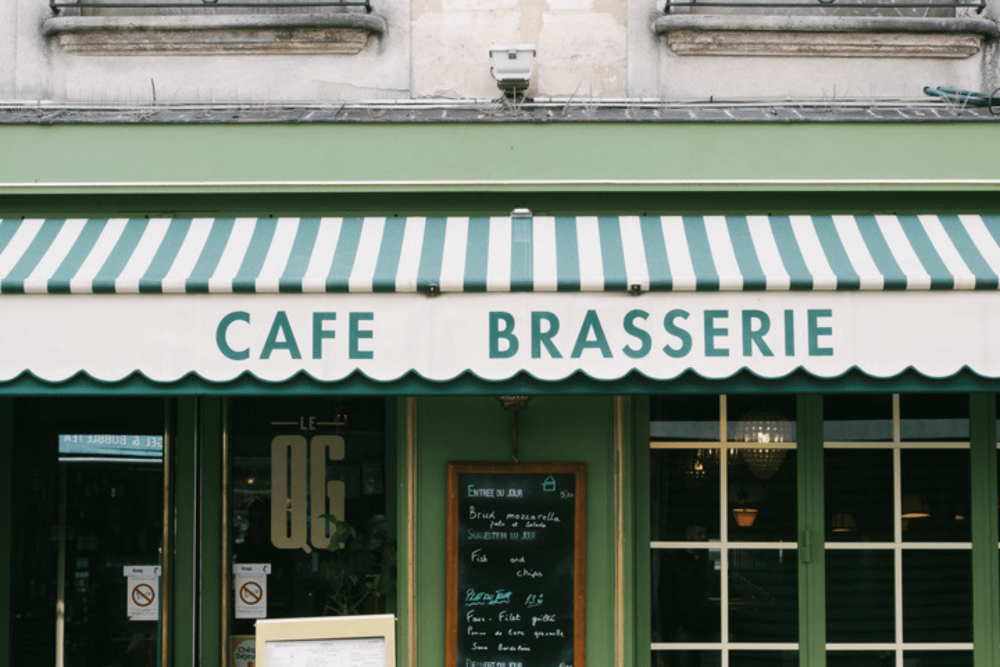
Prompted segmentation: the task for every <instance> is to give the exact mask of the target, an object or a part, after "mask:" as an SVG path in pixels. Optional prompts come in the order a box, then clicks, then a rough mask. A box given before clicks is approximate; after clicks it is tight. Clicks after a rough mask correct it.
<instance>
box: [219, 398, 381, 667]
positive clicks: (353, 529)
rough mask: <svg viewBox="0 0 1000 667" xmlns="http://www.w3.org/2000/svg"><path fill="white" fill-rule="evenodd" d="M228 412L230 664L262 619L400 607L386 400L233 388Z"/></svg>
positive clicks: (249, 642) (245, 649)
mask: <svg viewBox="0 0 1000 667" xmlns="http://www.w3.org/2000/svg"><path fill="white" fill-rule="evenodd" d="M227 415H228V417H227V424H228V425H227V434H226V439H227V443H228V445H227V458H228V460H229V475H228V479H229V512H228V520H229V540H228V543H229V550H230V560H231V562H232V565H233V569H232V579H231V586H230V589H231V590H230V593H229V599H230V600H231V603H232V607H231V609H230V613H229V614H228V619H227V622H228V635H229V637H230V647H231V649H232V652H231V654H230V664H244V663H241V662H239V660H238V658H239V657H240V655H242V656H243V658H244V659H245V658H246V657H247V655H249V654H250V651H251V650H252V649H251V648H250V647H251V646H252V644H253V633H254V621H255V620H256V619H258V618H298V617H312V616H340V615H350V614H372V613H380V612H383V611H386V610H387V609H391V608H392V600H393V594H394V591H395V581H396V569H395V563H396V551H395V548H396V545H395V541H394V539H393V538H392V536H393V534H394V531H393V529H392V525H391V521H390V517H389V515H388V512H387V508H388V507H389V506H390V504H389V503H388V501H387V498H388V496H389V493H390V490H391V484H390V483H389V482H388V481H387V479H386V477H387V470H386V460H387V459H386V446H387V441H386V437H385V410H384V403H383V401H382V400H381V399H372V400H360V399H356V400H334V399H286V398H281V399H273V398H266V399H264V398H252V399H251V398H246V399H233V400H230V401H229V402H228V403H227Z"/></svg>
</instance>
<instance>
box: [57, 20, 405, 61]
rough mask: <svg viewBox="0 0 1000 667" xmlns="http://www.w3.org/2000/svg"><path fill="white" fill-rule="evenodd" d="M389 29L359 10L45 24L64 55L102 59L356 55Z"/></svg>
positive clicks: (382, 22) (66, 21)
mask: <svg viewBox="0 0 1000 667" xmlns="http://www.w3.org/2000/svg"><path fill="white" fill-rule="evenodd" d="M385 31H386V21H385V19H384V18H383V17H381V16H378V15H376V14H362V13H359V12H339V13H314V14H260V13H254V14H204V15H191V14H165V15H164V14H138V13H137V14H134V15H131V16H56V17H52V18H49V19H46V21H45V25H44V32H45V36H46V37H48V38H49V39H51V40H52V41H53V42H54V43H55V44H57V45H59V46H60V47H61V48H62V49H64V50H65V51H67V52H69V53H76V54H80V55H101V56H107V55H137V54H138V55H220V54H240V55H260V54H272V55H273V54H285V55H302V54H312V55H314V54H331V53H336V54H349V55H353V54H357V53H360V52H361V50H362V49H364V47H365V46H366V45H367V44H368V42H369V38H370V37H372V36H375V37H378V36H380V35H382V34H383V33H384V32H385ZM276 35H280V37H278V36H276Z"/></svg>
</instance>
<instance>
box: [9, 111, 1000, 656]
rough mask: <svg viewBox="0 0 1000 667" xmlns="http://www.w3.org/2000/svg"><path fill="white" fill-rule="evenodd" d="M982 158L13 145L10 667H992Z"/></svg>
mask: <svg viewBox="0 0 1000 667" xmlns="http://www.w3.org/2000/svg"><path fill="white" fill-rule="evenodd" d="M991 129H992V128H991V124H990V123H987V122H978V123H967V124H954V123H953V124H944V123H939V124H934V123H888V122H886V123H881V124H878V123H868V124H851V123H843V124H837V123H813V124H810V123H799V124H793V125H788V124H781V123H777V122H763V123H715V124H712V123H705V124H698V123H628V122H620V123H611V122H609V123H573V122H566V123H552V124H544V123H504V124H491V123H478V124H477V123H458V122H453V123H448V122H440V123H430V122H428V123H405V122H391V121H386V122H382V123H368V124H337V123H331V124H324V123H313V124H308V123H307V124H302V125H297V126H292V125H283V124H268V123H260V124H249V125H240V124H228V125H227V124H222V125H217V126H209V125H192V124H169V123H168V124H162V125H156V124H149V125H143V124H135V125H123V126H110V125H108V124H100V123H96V124H94V123H92V124H88V123H81V124H73V123H65V124H57V125H56V126H54V127H44V126H41V125H15V124H8V125H4V126H0V135H2V136H3V137H5V138H6V140H7V141H6V145H8V146H12V147H14V148H15V150H16V154H18V155H22V156H24V158H23V160H22V161H21V162H19V163H18V164H16V165H14V164H10V163H8V164H6V165H4V166H3V167H0V181H2V183H0V185H2V189H0V219H2V221H0V313H2V318H3V326H2V327H0V346H2V349H3V350H4V351H5V352H4V354H3V355H0V394H2V397H0V432H2V433H3V434H4V438H3V442H4V444H3V446H2V447H0V489H2V495H0V516H2V517H3V522H2V523H0V531H2V532H0V544H4V545H8V546H7V547H5V548H4V549H3V553H0V601H2V606H0V647H5V648H4V649H2V651H0V665H23V664H31V665H55V667H91V666H95V665H109V666H110V665H114V666H121V667H130V666H132V665H141V666H143V667H160V666H167V665H176V666H177V667H189V666H190V667H194V666H195V665H205V666H209V665H210V666H213V667H214V666H218V667H237V666H238V667H244V666H245V665H250V664H253V663H254V662H255V661H256V660H258V659H259V658H258V656H255V654H254V646H255V645H254V641H253V637H254V624H255V622H257V621H258V620H260V619H265V618H266V619H269V620H275V619H294V618H319V617H322V618H326V617H342V616H352V615H374V614H391V615H393V616H394V618H395V631H394V642H395V660H396V664H397V665H399V666H400V667H404V666H406V667H412V666H417V665H420V666H426V667H430V666H435V667H437V666H440V665H442V664H445V665H448V667H455V666H456V665H457V666H458V667H474V666H475V667H486V666H487V665H490V666H493V667H501V666H503V667H514V666H515V665H517V666H521V667H527V666H529V665H530V666H534V665H540V664H543V663H544V664H549V663H548V662H545V660H549V659H550V658H549V657H546V658H545V659H544V660H542V659H541V658H538V657H537V656H541V655H544V656H550V655H557V656H559V657H558V658H557V662H553V663H552V664H559V662H561V663H562V664H567V665H572V664H575V665H576V666H577V667H583V666H584V665H586V664H589V665H592V666H604V665H607V666H622V667H624V666H632V665H636V666H641V667H684V666H687V665H698V666H699V667H703V666H708V665H712V666H717V667H756V666H759V665H768V666H769V667H770V666H778V665H780V666H791V665H802V666H808V667H821V666H823V665H829V666H830V667H848V666H850V667H868V666H872V667H883V666H885V665H893V666H894V667H936V666H939V665H940V666H944V665H947V666H948V667H960V666H964V665H970V666H971V665H975V666H976V667H986V666H987V665H995V664H997V662H998V661H1000V608H998V607H1000V605H998V599H1000V557H998V551H1000V548H998V547H1000V537H998V510H997V507H998V493H997V487H998V473H997V446H998V436H997V433H998V429H997V416H996V415H997V407H996V401H997V393H996V392H997V389H998V386H1000V385H998V380H1000V345H998V344H997V343H996V336H997V332H998V331H1000V298H998V289H1000V200H998V198H997V193H998V192H1000V190H998V188H1000V172H998V170H997V168H996V165H995V163H994V162H991V161H990V160H989V158H988V156H989V155H990V154H991V148H996V146H995V144H996V141H997V140H996V138H995V137H994V136H993V135H994V134H995V132H991V131H990V130H991ZM112 130H113V131H112ZM935 143H938V144H940V145H948V146H949V147H950V149H949V150H951V151H952V153H953V154H963V155H966V156H968V159H967V160H965V161H951V160H931V159H926V156H923V157H924V159H918V158H919V157H920V152H919V150H917V149H916V148H915V147H917V146H927V145H933V144H935ZM806 145H808V146H811V147H812V149H811V150H810V151H803V150H802V146H806ZM470 146H475V151H473V149H472V148H470ZM653 146H656V147H657V149H656V150H655V151H653V150H652V149H651V147H653ZM386 147H392V150H391V154H388V153H389V150H388V149H387V148H386ZM376 148H377V150H376ZM470 151H473V152H475V153H476V154H475V155H470ZM992 154H994V155H995V151H992ZM81 156H84V158H85V159H81ZM331 156H351V157H350V158H343V159H341V158H338V159H332V158H331ZM677 156H688V157H685V158H681V157H677ZM463 474H464V475H467V477H462V475H463ZM536 474H537V475H540V477H539V478H538V480H534V478H533V477H531V475H536ZM468 475H472V476H471V477H470V476H468ZM475 475H481V477H478V478H477V477H475ZM560 475H561V476H562V477H560ZM563 477H565V478H566V479H569V478H572V484H573V486H559V485H562V484H563ZM515 479H516V480H517V481H518V483H522V482H523V488H522V486H517V484H515V483H514V481H513V480H515ZM535 481H538V484H534V482H535ZM480 482H482V483H480ZM508 482H510V483H508ZM567 483H568V482H567ZM532 484H534V486H531V485H532ZM529 487H530V488H529ZM526 489H527V490H526ZM539 489H541V490H539ZM547 491H552V492H555V493H559V494H560V495H561V496H562V498H563V499H564V500H567V499H568V502H570V503H571V505H564V506H558V505H551V504H546V503H549V502H550V501H549V500H548V497H547V496H544V495H537V494H539V493H544V492H547ZM532 494H535V495H532ZM567 494H568V495H567ZM553 497H554V496H553ZM491 503H492V504H491ZM504 503H506V504H504ZM561 512H567V513H568V514H560V513H561ZM568 516H572V517H573V518H574V520H575V522H573V527H574V528H573V530H571V531H569V533H565V534H564V533H558V535H560V537H559V538H558V539H556V538H554V537H553V538H552V539H551V540H549V541H546V540H547V539H548V538H545V537H544V535H545V534H546V533H545V531H547V530H549V531H553V532H552V533H551V534H552V535H556V533H555V532H554V531H555V527H556V524H559V527H560V529H561V528H562V527H564V526H565V525H566V524H569V523H571V522H570V521H569V519H567V518H565V517H568ZM561 517H562V518H561ZM477 522H478V523H477ZM521 522H523V524H524V525H516V526H515V525H514V524H516V523H521ZM515 528H517V530H516V531H515V530H514V529H515ZM511 540H517V542H518V548H521V545H522V543H523V542H532V541H534V540H537V544H538V545H543V547H542V548H538V547H537V546H536V547H532V546H531V544H528V545H527V546H523V549H522V550H521V551H511V552H509V553H508V551H504V550H503V549H505V548H507V547H505V546H503V545H502V544H501V543H503V544H507V543H508V542H509V541H511ZM565 550H568V551H567V553H569V554H570V556H569V557H568V560H566V561H565V565H559V566H557V565H553V563H555V562H557V556H554V555H553V554H556V553H558V552H560V551H565ZM498 554H500V555H499V556H498ZM490 558H492V560H490ZM519 559H520V560H519ZM501 560H502V561H504V563H503V567H505V568H507V569H502V568H501V564H498V563H499V561H501ZM485 562H490V563H491V569H490V570H489V571H488V572H484V573H483V574H482V575H481V576H479V575H476V574H475V572H476V571H475V570H473V569H470V568H472V567H473V565H476V564H482V563H485ZM560 562H561V561H560ZM495 568H501V569H495ZM508 570H509V572H508ZM491 577H492V578H491ZM522 580H528V581H529V582H530V583H531V585H532V586H535V588H530V589H528V588H523V586H522ZM481 582H486V583H488V584H489V586H485V584H483V585H481ZM484 586H485V589H484ZM524 591H529V592H527V593H524V594H522V593H523V592H524ZM543 594H544V595H545V596H547V597H546V599H548V600H549V601H550V602H549V603H543V602H542V600H541V596H542V595H543ZM560 595H563V596H565V600H566V603H565V605H563V606H552V607H546V606H545V604H553V603H551V600H553V599H554V598H556V597H558V596H560ZM533 596H534V597H533ZM536 602H537V605H536V604H535V603H536ZM533 605H535V606H533ZM532 609H536V610H537V611H532ZM543 612H544V613H543ZM483 619H485V620H483ZM481 632H482V633H486V634H480V633H481ZM496 633H500V634H496ZM522 633H523V634H522ZM501 635H502V637H501ZM480 637H484V638H482V639H480ZM548 647H555V648H553V649H552V651H550V649H549V648H548ZM477 651H482V653H481V654H479V653H477ZM533 656H536V657H535V659H534V660H533ZM267 664H271V662H270V661H269V662H268V663H267Z"/></svg>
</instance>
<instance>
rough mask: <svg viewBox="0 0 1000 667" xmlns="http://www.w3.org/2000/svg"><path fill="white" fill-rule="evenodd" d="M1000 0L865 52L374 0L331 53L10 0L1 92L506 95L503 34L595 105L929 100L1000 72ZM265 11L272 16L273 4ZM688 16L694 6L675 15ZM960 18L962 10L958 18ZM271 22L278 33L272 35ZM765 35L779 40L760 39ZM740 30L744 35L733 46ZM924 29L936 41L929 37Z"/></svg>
mask: <svg viewBox="0 0 1000 667" xmlns="http://www.w3.org/2000/svg"><path fill="white" fill-rule="evenodd" d="M990 2H992V3H998V2H1000V0H990ZM993 11H994V8H993V7H992V6H991V7H990V8H989V9H988V10H987V11H986V12H985V13H984V14H983V15H976V16H974V17H973V18H974V19H975V20H978V21H979V23H978V24H977V27H976V28H975V29H974V30H973V32H976V31H978V33H979V34H978V35H973V34H970V33H969V31H968V30H966V29H965V28H960V29H957V30H956V29H955V26H954V25H945V24H942V27H941V31H945V32H946V31H951V33H952V34H951V35H950V36H948V35H944V34H936V35H935V34H929V33H928V30H927V29H926V26H925V27H924V28H923V29H921V30H920V31H917V32H913V31H911V30H904V31H902V32H900V33H898V34H896V33H894V34H891V35H889V36H885V35H883V36H882V37H879V39H883V40H884V41H885V42H886V44H888V45H889V46H888V47H887V48H885V49H883V50H881V51H879V52H878V53H867V54H866V53H857V52H853V51H852V49H854V46H852V45H857V44H870V43H873V42H872V41H871V40H872V39H873V38H872V37H871V35H870V34H867V33H865V32H863V31H861V32H858V31H854V30H848V31H844V30H842V29H841V28H834V29H833V30H832V32H829V33H827V34H826V36H825V37H824V36H821V37H819V38H814V36H810V37H809V39H811V40H813V41H812V42H808V43H806V44H804V45H803V44H801V43H796V44H794V45H793V46H792V47H788V45H787V44H785V43H784V42H783V41H782V40H784V37H783V35H787V34H789V33H790V32H791V31H792V30H793V24H788V25H786V26H784V27H781V26H779V27H778V28H777V29H773V28H772V29H769V31H764V32H755V30H756V29H757V28H753V29H748V30H744V29H743V28H741V27H740V26H739V25H736V26H735V27H734V25H728V26H724V29H723V30H720V31H714V32H713V31H711V30H710V31H708V32H705V31H704V26H700V25H698V26H695V29H694V30H691V29H685V30H676V29H664V28H663V26H662V25H660V24H661V23H662V22H663V17H664V14H663V7H662V3H661V2H659V1H657V2H654V1H653V0H627V2H624V3H623V2H620V1H616V0H489V1H487V0H408V1H396V0H375V2H374V12H373V15H375V16H377V17H380V18H381V19H384V25H385V31H384V32H381V33H373V34H371V36H369V37H368V38H367V41H366V42H364V43H363V44H362V45H361V46H360V49H359V50H358V52H357V53H332V52H330V49H326V48H324V46H323V44H322V42H323V41H324V40H326V39H328V38H329V35H326V34H323V35H319V36H318V37H317V36H313V37H307V38H306V42H308V40H309V39H313V40H314V42H313V43H312V44H309V43H306V44H305V49H303V47H302V45H301V44H300V47H299V48H298V50H296V49H294V48H283V46H282V44H283V42H282V40H283V39H285V36H283V34H282V33H281V30H280V29H276V30H275V31H273V44H274V45H275V46H274V48H272V49H271V50H270V52H268V53H261V52H260V51H259V50H258V51H254V50H253V49H250V50H249V51H244V52H238V53H233V52H232V51H231V50H229V51H225V50H223V51H220V52H219V53H201V52H199V53H198V54H196V55H190V54H185V53H180V52H163V51H160V52H156V53H141V54H139V53H134V52H127V49H128V48H130V47H129V46H126V48H125V50H123V48H122V47H121V45H120V44H119V46H118V47H117V48H106V47H100V48H97V49H96V50H93V51H91V52H89V53H80V52H78V51H75V50H74V49H73V48H70V47H68V46H67V45H66V43H60V42H59V41H58V40H57V39H56V38H53V37H46V36H45V34H44V30H45V28H46V26H47V25H49V24H51V23H52V21H51V20H49V19H51V16H52V13H51V12H50V10H49V8H48V6H47V3H46V2H45V0H7V1H6V2H3V3H0V102H38V101H50V102H61V103H71V104H104V105H145V104H154V103H155V104H181V103H213V102H215V103H239V104H265V103H288V104H304V103H309V104H339V103H344V102H351V101H370V100H400V99H428V98H429V99H441V100H454V99H464V100H469V99H479V100H489V99H493V98H496V97H498V96H499V91H498V90H497V87H496V85H495V83H494V81H493V79H492V78H491V76H490V70H489V57H488V50H489V48H490V46H491V45H495V44H521V43H528V44H533V45H535V47H536V49H537V60H536V65H535V75H534V77H533V79H532V82H531V85H530V87H529V88H528V91H527V94H528V96H529V97H557V98H572V99H574V100H576V101H579V102H581V103H586V101H587V100H601V99H608V98H625V97H628V98H640V97H641V98H647V99H663V100H668V101H675V100H690V99H694V100H708V99H710V98H711V99H713V100H715V101H719V100H730V99H737V100H760V99H775V98H777V99H804V98H821V99H826V100H837V99H844V98H853V99H872V100H879V99H886V98H896V97H909V98H920V97H921V96H922V89H923V87H924V86H927V85H931V86H948V87H954V88H965V89H971V90H987V89H988V86H991V85H994V81H995V79H996V76H995V73H994V71H993V70H994V69H995V61H996V56H995V53H996V49H995V41H996V39H995V38H994V37H992V36H989V35H987V38H986V39H985V40H983V39H982V34H983V33H984V32H986V33H988V32H990V30H993V31H994V32H995V23H992V22H991V21H992V19H985V20H984V19H983V17H988V16H990V15H991V14H992V13H993ZM68 13H71V12H63V14H62V15H63V16H66V15H67V14H68ZM728 16H730V18H732V15H728ZM253 17H255V20H257V21H259V22H263V23H265V24H266V23H267V21H268V18H267V16H266V15H264V14H261V13H254V14H253ZM678 17H679V18H681V19H684V16H683V15H671V17H670V18H672V19H673V18H678ZM737 18H739V17H738V16H737ZM757 18H758V20H760V17H759V16H758V17H757ZM777 18H779V19H780V18H782V17H780V16H778V17H777ZM695 19H697V20H700V19H698V17H695ZM764 19H767V17H766V16H765V17H764ZM72 20H74V19H70V21H72ZM723 20H724V21H725V20H726V19H723ZM949 20H950V21H952V22H954V21H955V19H944V21H946V22H947V21H949ZM765 22H766V21H765ZM730 23H732V21H730ZM736 23H737V24H738V21H736ZM654 24H656V25H657V28H656V29H654ZM984 26H986V27H985V28H984ZM991 26H992V27H991ZM278 27H279V28H280V26H278ZM688 28H690V26H688ZM890 32H891V31H890ZM930 32H933V30H931V31H930ZM127 34H128V37H127V39H126V42H128V40H135V42H136V43H141V42H142V41H143V40H144V39H146V38H147V37H146V33H144V32H143V31H142V30H133V31H132V32H130V33H127ZM262 34H265V37H264V39H268V37H267V36H266V35H267V34H271V33H262ZM761 39H763V40H764V41H767V40H771V41H773V40H774V39H778V43H777V44H776V45H775V44H771V45H770V46H768V47H766V48H763V49H760V48H758V44H757V41H758V40H761ZM699 40H700V41H699ZM727 40H728V41H727ZM733 40H735V41H736V42H740V43H741V44H742V46H738V47H736V48H733V47H731V46H726V45H727V44H729V43H730V42H732V41H733ZM748 40H749V43H750V46H749V47H747V46H746V42H747V41H748ZM893 40H895V41H893ZM935 40H936V41H935ZM976 40H979V41H978V42H976ZM791 41H792V42H795V40H794V39H793V40H791ZM924 42H927V43H930V42H933V43H934V44H933V45H932V47H928V48H926V49H923V50H921V49H920V48H916V49H914V45H917V47H919V46H920V45H922V44H923V43H924ZM831 44H833V46H832V47H831ZM838 44H839V46H838ZM900 44H901V45H902V46H900ZM977 44H978V45H977ZM720 45H721V46H720ZM314 46H315V47H317V48H316V49H315V50H314V51H312V52H308V53H307V52H305V51H308V50H309V49H310V48H312V47H314ZM102 48H103V49H104V50H103V51H102V50H101V49H102ZM727 49H728V50H727ZM741 49H742V51H741ZM747 49H749V51H747ZM95 54H96V55H95Z"/></svg>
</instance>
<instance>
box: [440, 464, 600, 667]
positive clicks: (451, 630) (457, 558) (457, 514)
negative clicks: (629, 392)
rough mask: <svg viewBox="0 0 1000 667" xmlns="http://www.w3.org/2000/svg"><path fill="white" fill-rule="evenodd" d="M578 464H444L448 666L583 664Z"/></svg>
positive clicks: (582, 519)
mask: <svg viewBox="0 0 1000 667" xmlns="http://www.w3.org/2000/svg"><path fill="white" fill-rule="evenodd" d="M586 488H587V487H586V465H585V464H583V463H512V464H504V463H449V464H448V563H447V567H448V590H447V595H448V607H447V655H446V658H447V662H446V665H447V667H584V665H585V651H584V646H585V633H584V622H585V616H586V614H585V599H586V595H585V582H586V559H585V553H586V523H587V522H586V507H587V504H586Z"/></svg>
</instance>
